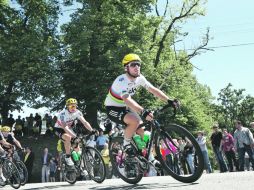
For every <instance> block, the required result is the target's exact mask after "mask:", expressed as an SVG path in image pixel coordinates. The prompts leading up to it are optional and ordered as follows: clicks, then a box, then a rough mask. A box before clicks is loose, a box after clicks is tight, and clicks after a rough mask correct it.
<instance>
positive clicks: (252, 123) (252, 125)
mask: <svg viewBox="0 0 254 190" xmlns="http://www.w3.org/2000/svg"><path fill="white" fill-rule="evenodd" d="M250 127H251V128H252V130H254V121H253V122H251V123H250Z"/></svg>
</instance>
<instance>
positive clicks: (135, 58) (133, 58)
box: [122, 53, 141, 66]
mask: <svg viewBox="0 0 254 190" xmlns="http://www.w3.org/2000/svg"><path fill="white" fill-rule="evenodd" d="M131 61H139V62H141V59H140V57H139V56H138V55H137V54H134V53H130V54H127V55H125V56H124V58H123V60H122V64H123V66H125V65H127V64H128V63H129V62H131Z"/></svg>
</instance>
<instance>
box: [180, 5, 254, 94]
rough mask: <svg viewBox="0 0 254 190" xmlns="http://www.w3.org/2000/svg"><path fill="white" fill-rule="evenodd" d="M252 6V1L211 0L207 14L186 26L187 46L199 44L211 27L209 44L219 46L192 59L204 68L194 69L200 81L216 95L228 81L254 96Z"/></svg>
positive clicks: (253, 22) (253, 13)
mask: <svg viewBox="0 0 254 190" xmlns="http://www.w3.org/2000/svg"><path fill="white" fill-rule="evenodd" d="M253 7H254V1H253V0H243V1H241V2H240V1H229V0H208V3H207V5H206V16H204V17H199V18H197V19H196V20H195V21H191V22H189V23H187V24H186V26H185V29H186V31H188V32H189V34H190V39H191V40H189V41H188V42H187V43H186V45H185V47H186V49H188V48H191V47H192V45H194V44H198V42H199V36H200V34H201V33H205V31H206V28H207V27H210V36H211V37H212V38H213V39H212V40H210V41H209V43H208V46H207V47H216V48H214V51H208V52H206V53H203V54H201V55H199V56H196V57H194V58H193V59H192V60H191V62H192V64H193V65H195V66H196V67H198V68H199V69H201V70H198V69H195V70H194V74H195V75H196V76H197V79H198V81H199V82H200V83H202V84H206V85H208V86H209V87H210V88H211V91H212V94H213V95H214V96H215V97H218V93H219V91H220V90H221V89H222V88H225V87H226V86H227V84H228V83H231V84H232V85H233V89H246V91H245V94H246V95H247V94H250V95H251V96H254V77H253V75H252V72H253V71H254V64H253V60H254V35H253V33H254V11H253ZM224 46H226V47H224Z"/></svg>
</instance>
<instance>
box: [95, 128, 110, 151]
mask: <svg viewBox="0 0 254 190" xmlns="http://www.w3.org/2000/svg"><path fill="white" fill-rule="evenodd" d="M99 134H100V135H99V136H98V138H97V140H96V144H97V147H98V150H99V151H100V152H101V151H102V150H103V148H104V145H105V144H106V143H108V138H107V137H106V136H105V135H104V134H103V131H102V130H101V131H100V133H99Z"/></svg>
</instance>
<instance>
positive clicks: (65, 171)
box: [60, 156, 77, 184]
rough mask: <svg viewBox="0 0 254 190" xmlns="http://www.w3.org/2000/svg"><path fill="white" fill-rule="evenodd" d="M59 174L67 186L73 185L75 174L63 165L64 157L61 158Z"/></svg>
mask: <svg viewBox="0 0 254 190" xmlns="http://www.w3.org/2000/svg"><path fill="white" fill-rule="evenodd" d="M60 168H61V173H62V174H63V175H64V176H63V179H64V180H65V181H67V182H68V183H69V184H74V183H76V181H77V173H76V170H75V168H71V167H69V166H67V165H66V163H65V156H62V158H61V165H60Z"/></svg>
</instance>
